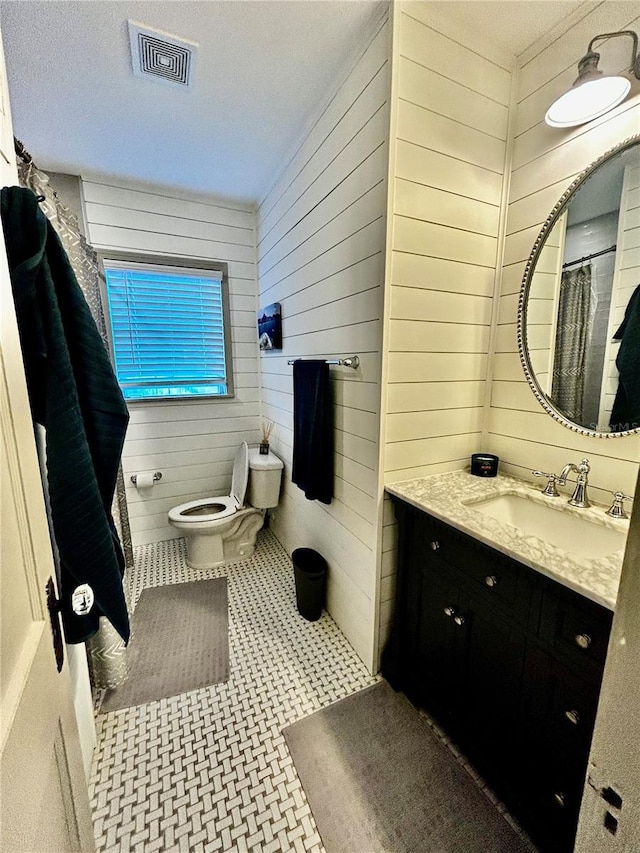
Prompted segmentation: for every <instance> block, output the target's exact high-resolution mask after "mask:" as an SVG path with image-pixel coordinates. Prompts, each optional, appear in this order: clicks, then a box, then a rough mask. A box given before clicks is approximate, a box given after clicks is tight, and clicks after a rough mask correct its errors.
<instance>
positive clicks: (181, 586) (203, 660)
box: [101, 578, 229, 711]
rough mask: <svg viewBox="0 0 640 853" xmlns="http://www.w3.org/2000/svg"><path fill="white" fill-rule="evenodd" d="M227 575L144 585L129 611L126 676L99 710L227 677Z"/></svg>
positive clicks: (114, 709) (123, 705)
mask: <svg viewBox="0 0 640 853" xmlns="http://www.w3.org/2000/svg"><path fill="white" fill-rule="evenodd" d="M228 635H229V629H228V616H227V579H226V578H214V579H213V580H206V581H193V582H191V583H178V584H169V585H168V586H157V587H153V588H151V589H144V590H143V591H142V594H141V595H140V599H139V601H138V604H137V606H136V609H135V610H134V613H133V637H132V640H131V646H130V650H129V677H128V679H127V681H126V682H125V683H124V684H123V685H122V686H120V687H117V688H116V689H115V690H108V691H107V693H106V694H105V697H104V699H103V701H102V706H101V710H102V711H117V710H119V709H120V708H130V707H131V706H133V705H141V704H142V703H143V702H152V701H153V700H154V699H167V698H168V697H169V696H177V695H178V694H179V693H186V692H187V691H189V690H196V689H197V688H198V687H207V686H208V685H209V684H217V683H218V682H220V681H226V680H227V679H228V677H229V636H228Z"/></svg>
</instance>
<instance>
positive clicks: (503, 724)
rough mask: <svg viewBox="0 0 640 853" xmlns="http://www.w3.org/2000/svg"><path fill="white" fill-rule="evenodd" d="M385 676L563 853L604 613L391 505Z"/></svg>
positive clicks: (399, 504)
mask: <svg viewBox="0 0 640 853" xmlns="http://www.w3.org/2000/svg"><path fill="white" fill-rule="evenodd" d="M394 504H395V508H396V516H397V518H398V525H399V544H398V585H397V601H396V614H395V619H394V630H393V633H392V636H391V638H390V640H389V643H388V645H387V648H386V649H385V652H384V655H383V664H382V672H383V675H385V677H386V678H387V679H388V680H389V682H390V683H391V684H392V686H393V687H395V688H396V689H399V690H402V691H404V692H405V693H406V694H407V695H408V696H409V698H410V699H411V700H412V701H413V702H415V703H416V704H418V705H420V706H422V707H424V708H425V709H426V710H427V711H428V712H429V713H430V714H431V715H432V716H433V717H434V718H435V719H436V720H437V722H438V723H439V724H440V725H441V726H442V727H443V728H444V730H445V731H446V733H447V734H448V735H449V736H450V737H451V738H452V739H453V740H454V741H455V742H456V743H457V744H458V745H459V746H460V747H461V749H462V750H463V752H464V753H465V755H466V756H467V757H468V758H469V760H470V761H471V762H472V763H473V764H474V765H475V766H476V767H477V769H478V770H479V772H480V773H481V774H482V775H483V777H484V778H485V779H486V781H487V782H488V783H489V785H490V786H491V787H493V789H494V790H495V791H496V793H497V794H498V796H500V797H501V799H502V800H503V801H504V802H505V803H506V805H507V806H508V807H509V809H510V810H511V812H512V814H513V815H514V816H515V817H516V819H518V820H519V821H520V822H521V824H522V825H523V826H524V828H525V829H526V830H527V832H529V834H530V835H531V837H532V839H533V840H534V842H535V843H536V844H537V845H538V847H539V848H540V850H541V851H544V852H545V853H546V852H547V851H549V853H565V851H566V853H568V852H569V851H571V850H572V849H573V840H574V836H575V830H576V825H577V819H578V811H579V807H580V800H581V796H582V789H583V785H584V780H585V773H586V768H587V759H588V753H589V746H590V742H591V735H592V731H593V723H594V719H595V713H596V707H597V702H598V694H599V690H600V682H601V679H602V670H603V665H604V659H605V655H606V650H607V643H608V637H609V631H610V627H611V620H612V613H611V612H610V611H609V610H607V609H606V608H604V607H601V606H600V605H598V604H595V603H594V602H592V601H590V600H588V599H586V598H584V597H583V596H581V595H579V594H577V593H574V592H573V591H571V590H569V589H567V588H566V587H563V586H562V585H561V584H558V583H556V582H554V581H552V580H550V579H549V578H546V577H544V576H543V575H540V574H539V573H538V572H535V571H534V570H532V569H530V568H528V567H527V566H524V565H522V564H521V563H518V562H517V561H516V560H513V559H511V558H510V557H507V556H505V555H504V554H501V553H500V552H498V551H495V550H494V549H492V548H490V547H488V546H485V545H483V544H482V543H480V542H478V541H477V540H475V539H473V538H472V537H469V536H467V535H465V534H463V533H461V532H460V531H458V530H456V529H455V528H452V527H451V526H449V525H447V524H445V523H443V522H441V521H439V520H437V519H435V518H433V517H431V516H429V515H428V514H427V513H425V512H423V511H421V510H418V509H415V508H414V507H413V506H411V505H409V504H407V503H405V502H404V501H402V500H399V499H397V498H394Z"/></svg>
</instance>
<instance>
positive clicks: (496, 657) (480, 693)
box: [460, 596, 526, 769]
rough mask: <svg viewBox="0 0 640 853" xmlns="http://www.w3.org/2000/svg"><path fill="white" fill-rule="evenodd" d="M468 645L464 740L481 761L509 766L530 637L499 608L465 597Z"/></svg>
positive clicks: (500, 766)
mask: <svg viewBox="0 0 640 853" xmlns="http://www.w3.org/2000/svg"><path fill="white" fill-rule="evenodd" d="M461 604H462V605H463V606H462V608H461V614H462V616H463V618H465V619H466V620H467V631H468V644H467V649H466V656H465V661H464V672H463V677H462V684H463V685H464V692H463V694H462V695H461V696H460V702H461V713H462V716H463V720H464V731H465V733H466V737H465V741H466V740H467V739H468V743H469V744H470V745H472V747H471V748H470V752H473V754H474V755H473V757H475V758H476V760H477V761H480V762H481V763H482V765H483V766H484V765H485V764H489V765H490V766H491V768H492V769H497V768H502V767H503V766H506V765H508V764H509V761H510V760H511V758H512V756H513V745H514V742H515V735H516V731H517V728H518V716H519V706H520V691H521V687H522V673H523V669H524V657H525V649H526V638H525V635H524V633H523V632H522V630H521V629H519V628H518V627H517V626H514V625H513V623H511V622H510V621H509V620H508V619H505V617H504V615H503V613H501V612H500V611H499V610H498V609H494V608H493V607H491V606H488V605H487V603H486V602H485V601H482V600H481V599H478V598H476V597H474V596H467V598H466V599H464V600H463V601H462V602H461Z"/></svg>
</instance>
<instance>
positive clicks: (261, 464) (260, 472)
mask: <svg viewBox="0 0 640 853" xmlns="http://www.w3.org/2000/svg"><path fill="white" fill-rule="evenodd" d="M283 468H284V465H283V462H282V459H278V457H277V456H276V455H275V453H271V451H269V453H265V454H264V455H263V454H261V453H260V451H259V450H258V448H257V447H251V448H250V449H249V488H248V490H247V499H248V501H249V503H250V504H251V506H255V507H256V508H257V509H269V508H272V507H274V506H278V498H279V497H280V480H281V479H282V469H283Z"/></svg>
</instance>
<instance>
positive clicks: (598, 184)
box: [518, 135, 640, 438]
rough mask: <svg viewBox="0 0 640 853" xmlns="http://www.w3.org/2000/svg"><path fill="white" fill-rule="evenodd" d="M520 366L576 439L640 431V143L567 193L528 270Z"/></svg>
mask: <svg viewBox="0 0 640 853" xmlns="http://www.w3.org/2000/svg"><path fill="white" fill-rule="evenodd" d="M518 347H519V352H520V360H521V362H522V366H523V368H524V372H525V375H526V377H527V380H528V381H529V384H530V385H531V388H532V390H533V392H534V394H535V395H536V397H537V398H538V401H539V402H540V403H541V405H542V406H543V408H544V409H545V410H546V411H547V412H548V413H549V414H550V415H551V416H552V417H554V418H555V419H556V420H558V421H560V423H562V424H564V425H565V426H567V427H569V428H570V429H573V430H575V431H577V432H580V433H583V434H587V435H591V436H597V437H600V438H615V437H619V436H623V435H628V434H629V433H634V432H638V431H639V430H640V135H638V136H634V137H632V138H631V139H628V140H626V141H625V142H623V143H621V144H620V145H618V146H617V147H616V148H615V149H613V150H612V151H609V152H607V154H605V155H604V156H602V157H600V159H598V160H597V161H596V162H595V163H593V164H592V165H591V166H590V167H589V168H588V169H586V170H585V171H584V172H583V173H582V174H581V175H580V177H579V178H577V179H576V180H575V181H574V183H573V184H572V185H571V186H570V187H569V189H568V190H567V191H566V192H565V193H564V195H563V196H562V198H561V199H560V201H559V202H558V204H557V205H556V206H555V207H554V209H553V210H552V212H551V214H550V215H549V218H548V219H547V221H546V222H545V224H544V226H543V228H542V231H541V232H540V235H539V236H538V239H537V240H536V244H535V246H534V247H533V251H532V252H531V256H530V257H529V261H528V263H527V267H526V270H525V275H524V279H523V282H522V289H521V292H520V303H519V308H518Z"/></svg>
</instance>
